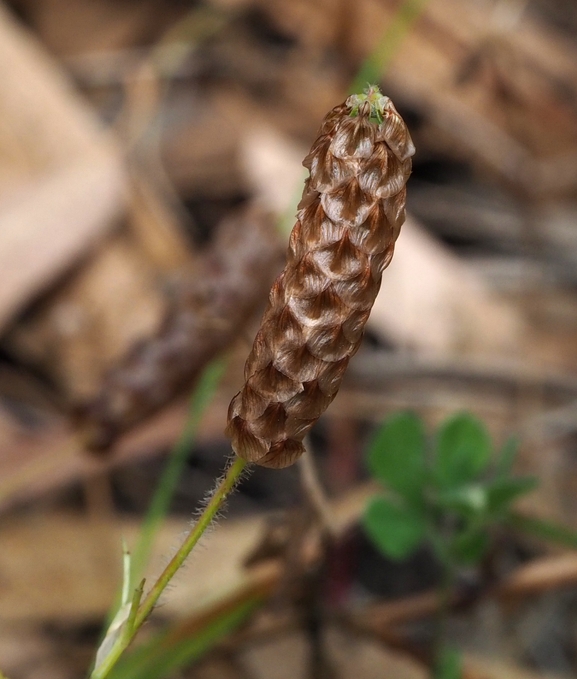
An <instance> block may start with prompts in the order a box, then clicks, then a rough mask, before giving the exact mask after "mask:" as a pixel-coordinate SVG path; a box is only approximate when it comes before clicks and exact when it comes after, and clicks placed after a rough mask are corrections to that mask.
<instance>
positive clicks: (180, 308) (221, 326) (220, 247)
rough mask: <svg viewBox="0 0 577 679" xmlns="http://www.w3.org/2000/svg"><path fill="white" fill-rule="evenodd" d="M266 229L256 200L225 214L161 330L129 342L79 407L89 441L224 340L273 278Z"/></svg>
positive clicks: (96, 445)
mask: <svg viewBox="0 0 577 679" xmlns="http://www.w3.org/2000/svg"><path fill="white" fill-rule="evenodd" d="M272 233H273V232H272V229H271V221H270V217H269V215H268V214H265V213H263V212H262V210H260V209H259V208H258V207H256V206H248V207H247V208H242V209H241V210H240V211H238V212H237V213H235V214H232V215H230V216H228V217H226V218H225V219H224V220H223V222H222V223H221V224H220V225H219V228H218V232H217V236H216V239H215V242H214V244H213V247H212V248H211V249H210V250H209V252H208V253H207V254H206V255H205V257H204V258H203V259H202V262H201V263H200V266H199V268H198V269H195V271H194V272H193V275H192V276H190V275H188V276H187V277H186V278H185V279H184V280H183V281H181V284H180V286H179V290H178V291H177V298H176V300H175V304H174V305H173V306H172V307H171V309H170V311H169V313H168V314H167V316H166V318H165V319H164V323H163V325H162V327H161V328H160V330H159V332H158V333H157V334H156V335H155V336H154V337H149V338H147V339H146V340H143V341H142V342H140V343H138V344H137V345H136V346H134V347H133V348H132V349H131V351H130V352H129V353H128V354H127V355H126V356H124V357H123V358H122V359H121V360H120V361H119V363H118V364H117V365H115V366H113V368H112V369H111V370H110V372H109V373H108V375H106V377H105V379H104V381H103V384H102V388H101V390H100V392H99V393H98V394H97V395H96V396H95V397H94V398H93V399H92V400H91V401H90V402H88V403H85V404H82V405H81V406H79V407H78V408H77V413H76V419H77V425H78V426H79V428H80V430H81V432H82V437H83V439H84V440H85V442H86V445H87V447H88V448H90V449H92V450H95V451H96V450H106V449H107V448H108V447H110V446H111V445H112V444H113V443H114V441H115V440H116V439H117V438H118V437H119V436H120V435H121V434H122V433H123V432H124V431H126V430H128V429H130V428H131V427H132V426H133V425H135V424H136V423H138V422H140V421H142V420H144V419H145V418H146V417H147V416H148V415H150V414H151V413H153V412H156V411H157V410H159V409H160V408H161V407H162V406H164V405H165V404H166V403H168V402H169V401H170V400H171V399H172V398H173V397H174V396H175V395H177V394H178V393H179V392H180V391H182V390H183V389H185V388H186V387H189V386H190V384H191V383H192V382H193V381H194V379H195V378H196V376H197V375H198V374H199V372H200V371H201V370H202V368H203V367H204V366H205V365H206V364H207V363H208V361H210V360H211V359H212V358H213V357H214V356H216V355H218V354H219V353H220V352H221V351H222V350H223V349H224V348H226V347H227V346H228V344H230V342H231V341H232V338H233V336H234V335H235V334H236V333H238V329H239V327H242V326H243V324H244V323H245V321H246V320H247V318H249V317H250V315H251V314H252V313H253V312H254V309H255V307H256V305H257V304H258V303H259V302H260V300H261V299H262V295H263V294H264V293H265V291H266V290H267V288H268V286H269V285H270V281H271V279H272V278H273V273H272V271H273V270H272V267H273V266H274V263H275V262H276V260H277V250H278V243H277V241H276V238H274V237H272V235H271V234H272Z"/></svg>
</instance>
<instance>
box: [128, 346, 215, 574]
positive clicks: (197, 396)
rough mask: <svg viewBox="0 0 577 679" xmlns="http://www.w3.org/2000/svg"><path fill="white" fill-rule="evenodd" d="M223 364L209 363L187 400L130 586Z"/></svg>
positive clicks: (147, 518)
mask: <svg viewBox="0 0 577 679" xmlns="http://www.w3.org/2000/svg"><path fill="white" fill-rule="evenodd" d="M225 367H226V363H225V361H224V360H222V359H220V360H217V361H214V362H213V363H211V364H210V365H209V366H208V367H207V368H206V369H205V370H204V372H203V373H202V376H201V378H200V380H199V382H198V386H197V387H196V389H195V390H194V393H193V395H192V398H191V400H190V407H189V414H188V417H187V419H186V424H185V426H184V429H183V431H182V434H181V436H180V438H179V439H178V441H177V443H176V445H175V446H174V448H173V449H172V451H171V454H170V458H169V460H168V463H167V465H166V468H165V470H164V472H163V474H162V477H161V478H160V482H159V484H158V487H157V489H156V491H155V493H154V497H153V498H152V502H151V503H150V507H149V508H148V511H147V513H146V516H145V518H144V522H143V524H142V530H141V532H140V537H139V540H138V543H137V545H136V548H135V550H134V556H133V557H132V572H131V579H130V583H131V585H132V586H134V585H135V584H136V582H137V581H138V580H139V579H140V577H141V576H142V572H143V570H144V568H145V566H146V563H147V561H148V557H149V555H150V551H151V549H152V544H153V542H154V538H155V536H156V533H157V531H158V527H159V526H160V524H161V522H162V520H163V519H164V517H165V516H166V514H167V512H168V509H169V507H170V502H171V500H172V497H173V495H174V489H175V488H176V485H177V483H178V480H179V479H180V476H181V474H182V470H183V468H184V466H185V464H186V460H187V456H188V454H189V451H190V449H191V447H192V445H193V443H194V440H195V438H196V433H197V431H198V425H199V423H200V421H201V419H202V416H203V414H204V411H205V410H206V407H207V405H208V404H209V402H210V400H211V398H212V397H213V396H214V392H215V391H216V388H217V386H218V383H219V382H220V379H221V377H222V375H223V372H224V369H225Z"/></svg>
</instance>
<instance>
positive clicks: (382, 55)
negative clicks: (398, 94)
mask: <svg viewBox="0 0 577 679" xmlns="http://www.w3.org/2000/svg"><path fill="white" fill-rule="evenodd" d="M427 2H428V0H405V2H403V4H402V5H401V6H400V7H399V9H398V10H397V12H396V13H395V16H394V17H393V19H392V21H391V23H390V24H389V25H388V26H387V28H386V29H385V31H384V33H383V35H382V37H381V39H380V40H379V42H378V44H377V46H376V48H375V49H374V50H373V52H372V53H371V54H370V56H369V57H368V58H367V59H366V60H365V62H364V64H363V65H362V66H361V68H360V69H359V72H358V73H357V76H356V78H355V79H354V81H353V84H352V85H351V90H350V91H351V92H352V93H353V94H354V93H356V92H362V91H363V90H364V89H365V87H366V86H367V84H371V85H372V84H375V83H378V82H380V81H381V79H382V77H383V74H384V73H385V72H386V70H387V68H388V67H389V65H390V63H391V61H392V60H393V57H394V56H395V54H396V53H397V51H398V49H399V47H400V46H401V43H402V42H403V40H404V39H405V37H406V36H407V34H408V33H409V31H410V30H411V28H412V27H413V24H414V23H415V21H416V20H417V19H418V18H419V17H420V15H421V13H422V12H423V10H424V9H425V7H426V5H427Z"/></svg>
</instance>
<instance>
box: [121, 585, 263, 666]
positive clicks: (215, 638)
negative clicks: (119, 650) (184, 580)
mask: <svg viewBox="0 0 577 679" xmlns="http://www.w3.org/2000/svg"><path fill="white" fill-rule="evenodd" d="M260 604H261V598H260V597H255V598H254V599H251V600H249V601H244V602H242V603H241V604H240V605H239V606H237V607H236V608H234V609H233V610H231V611H227V612H226V613H224V614H223V615H221V616H219V617H218V618H217V619H216V620H214V621H212V622H211V623H209V624H207V625H205V626H204V627H203V628H202V629H201V630H199V631H198V632H197V633H196V634H194V635H191V636H190V637H188V638H186V639H179V640H178V641H176V642H171V641H170V631H168V632H162V633H161V634H159V635H157V636H156V637H154V638H153V639H152V640H151V641H149V642H148V643H146V644H144V645H143V646H141V647H140V648H138V649H136V650H135V651H133V652H132V653H130V654H128V655H126V656H125V657H124V658H122V660H121V661H120V662H119V663H118V665H117V666H116V667H115V668H114V669H113V671H112V672H111V674H110V675H109V676H110V679H162V677H168V676H171V675H172V674H173V673H174V672H176V671H178V670H179V669H181V668H182V667H185V666H186V665H189V664H190V663H192V662H195V661H198V660H200V658H202V656H203V655H205V654H206V653H207V652H208V651H210V650H211V648H213V647H214V645H215V644H217V643H218V642H219V641H220V640H221V639H223V638H224V637H225V636H226V635H228V634H230V633H231V632H232V631H234V629H236V628H237V627H238V626H239V625H240V624H241V623H242V622H244V620H246V619H247V617H248V616H249V615H250V614H251V613H252V612H253V611H254V610H255V609H256V608H257V607H258V606H260Z"/></svg>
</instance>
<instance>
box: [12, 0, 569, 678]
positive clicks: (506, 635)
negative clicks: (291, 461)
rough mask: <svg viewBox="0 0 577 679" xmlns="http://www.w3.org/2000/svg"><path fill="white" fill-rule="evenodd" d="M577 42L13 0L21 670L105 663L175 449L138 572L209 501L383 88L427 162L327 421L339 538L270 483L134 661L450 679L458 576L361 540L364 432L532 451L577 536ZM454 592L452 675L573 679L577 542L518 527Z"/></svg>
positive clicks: (564, 9)
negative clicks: (444, 579)
mask: <svg viewBox="0 0 577 679" xmlns="http://www.w3.org/2000/svg"><path fill="white" fill-rule="evenodd" d="M576 38H577V5H576V4H575V3H574V2H573V0H429V1H426V0H404V1H402V2H401V1H399V0H355V2H351V1H347V0H268V1H267V0H201V1H199V2H196V1H195V0H76V1H75V2H67V1H65V0H12V1H11V2H3V3H2V5H1V6H0V64H1V67H0V512H1V513H0V669H1V670H2V671H3V672H4V673H5V674H6V676H7V677H8V679H20V678H22V679H24V678H26V679H36V678H40V677H41V678H42V679H68V678H70V679H72V678H75V677H82V676H86V674H87V672H88V670H89V667H90V664H91V662H92V658H93V657H94V652H95V648H96V647H97V645H98V639H99V635H100V631H101V629H102V626H103V624H104V620H105V618H106V615H107V612H108V611H109V610H110V607H111V606H112V603H113V601H114V597H115V593H116V592H117V590H118V587H119V583H120V581H121V567H122V558H121V557H122V547H121V539H122V537H123V536H124V537H125V538H126V540H127V541H128V543H129V545H130V546H134V545H135V544H137V542H138V534H139V526H140V525H141V524H142V520H143V517H144V516H145V515H146V512H147V511H148V508H149V507H150V504H151V502H152V501H153V498H154V497H156V498H157V499H158V497H159V491H158V484H159V479H160V478H161V477H162V474H163V471H164V470H165V468H166V464H167V460H168V459H169V458H170V459H173V460H174V459H177V460H180V462H179V463H176V464H177V466H178V465H180V467H179V469H178V471H177V473H176V476H177V477H178V482H177V483H176V485H175V487H174V490H173V491H172V490H170V483H168V485H167V484H165V485H164V491H160V498H161V499H160V500H159V501H157V508H159V513H158V517H160V516H162V515H164V513H165V510H168V508H169V509H170V511H169V512H168V515H167V516H166V517H165V518H164V520H163V521H162V522H160V519H159V520H158V521H156V523H154V521H151V520H150V518H149V521H148V524H147V525H148V526H152V527H153V529H152V528H151V534H152V533H154V539H152V538H151V539H150V540H149V543H150V549H151V556H150V559H149V565H148V567H147V568H148V572H149V573H151V574H153V573H158V570H159V568H160V566H161V565H162V564H163V563H165V562H166V558H167V556H168V555H170V554H171V550H172V549H173V548H174V546H175V545H176V544H177V540H178V535H179V534H180V533H181V532H182V531H183V530H184V529H185V528H186V526H187V524H188V521H189V519H190V516H191V515H192V514H193V513H194V512H195V511H196V509H197V507H198V504H199V502H200V501H202V499H203V498H204V496H205V494H206V493H207V491H209V490H210V488H211V487H212V486H213V483H214V479H215V478H217V477H218V475H219V474H220V472H221V470H222V468H223V466H224V463H225V460H226V457H227V455H228V452H229V446H228V443H227V440H226V438H225V437H224V433H223V429H224V425H225V422H226V410H227V407H228V403H229V401H230V399H231V397H232V396H233V395H234V394H235V393H236V392H237V391H238V389H239V388H240V386H241V384H242V370H243V365H244V360H245V358H246V356H247V353H248V351H249V349H250V345H251V342H252V338H253V336H254V333H255V331H256V329H257V327H258V323H259V320H260V316H261V314H262V311H263V308H264V305H265V303H266V299H267V294H268V289H269V286H270V284H271V282H272V280H273V279H274V277H275V276H276V275H277V274H278V273H279V271H280V270H281V268H282V266H283V253H284V251H285V248H286V242H287V240H288V233H289V230H290V228H291V227H292V224H293V216H294V213H295V206H296V202H297V201H298V198H299V194H300V192H301V190H302V181H303V179H304V176H305V174H304V170H303V168H302V166H301V161H302V159H303V158H304V156H305V155H306V153H307V152H308V149H309V147H310V144H311V143H312V141H313V140H314V138H315V136H316V133H317V130H318V127H319V125H320V122H321V120H322V118H323V117H324V115H325V114H326V113H327V112H328V111H329V110H330V109H331V108H332V107H333V106H335V105H337V104H338V103H340V102H342V101H343V100H344V98H345V97H346V96H347V94H348V93H350V92H351V91H359V89H362V88H363V87H364V86H365V85H366V84H367V81H368V80H374V79H375V78H376V79H378V81H379V84H380V85H381V87H382V89H383V92H384V93H385V94H387V95H388V96H390V97H391V98H392V100H393V101H394V103H395V105H396V107H397V108H398V110H399V111H400V113H401V114H402V116H403V117H404V119H405V121H406V122H407V124H408V126H409V129H410V131H411V134H412V136H413V140H414V142H415V145H416V147H417V153H416V156H415V158H414V165H413V175H412V177H411V179H410V181H409V185H408V203H407V209H408V216H407V221H406V224H405V226H404V227H403V231H402V232H401V236H400V238H399V241H398V244H397V249H396V254H395V258H394V260H393V262H392V264H391V266H390V268H389V269H388V270H387V271H386V272H385V274H384V279H383V286H382V289H381V293H380V295H379V297H378V299H377V302H376V305H375V308H374V310H373V314H372V316H371V319H370V322H369V325H368V330H367V333H366V338H365V341H364V344H363V347H362V348H361V350H360V352H359V353H358V354H357V355H356V356H355V358H354V360H353V361H352V363H351V366H350V369H349V372H348V373H347V376H346V379H345V382H344V384H343V387H342V389H341V392H340V393H339V396H338V397H337V399H336V400H335V402H334V403H333V404H332V406H331V407H330V408H329V410H328V412H327V413H326V415H324V416H323V417H322V418H321V420H320V421H319V423H318V424H317V425H316V427H315V429H314V432H313V437H312V448H313V452H314V456H313V457H314V462H315V466H316V469H317V474H318V477H319V479H320V483H321V485H322V487H323V490H324V493H325V494H326V498H325V499H324V500H322V502H323V503H324V506H325V510H326V511H327V512H328V514H330V515H331V516H332V517H333V519H334V522H335V526H336V527H335V526H333V528H334V531H333V536H332V537H331V538H330V539H328V538H327V536H326V531H324V530H323V526H322V522H319V521H318V520H317V518H315V514H314V511H313V510H311V502H310V501H307V498H308V495H310V493H311V490H310V481H308V482H307V478H308V476H307V473H306V472H303V470H301V469H299V468H298V467H297V466H295V467H291V468H289V469H287V470H283V471H273V470H262V469H257V470H255V471H254V473H252V475H251V476H250V477H249V478H247V479H246V480H245V481H244V482H243V483H242V485H241V488H240V489H239V491H238V492H237V493H236V494H235V496H234V497H233V498H232V500H231V501H230V502H229V507H228V512H227V515H226V519H224V518H223V519H222V520H221V521H220V524H219V525H218V526H217V529H216V530H215V531H213V534H212V535H211V536H210V537H209V538H208V539H207V541H206V544H205V545H204V546H203V547H202V548H201V549H200V550H199V553H198V554H196V556H193V558H192V559H191V561H190V564H189V565H188V567H187V568H186V569H185V571H184V572H183V573H182V574H180V575H179V577H178V578H177V582H176V584H175V586H174V587H173V589H172V590H171V591H170V592H169V593H168V595H166V597H165V603H164V605H163V606H161V607H160V608H159V609H158V611H157V612H156V613H155V615H154V617H153V620H152V621H151V623H150V624H149V625H148V626H147V628H146V631H145V633H144V634H143V638H145V639H147V640H148V642H149V643H151V644H152V646H151V648H152V649H153V650H152V651H150V650H149V655H148V656H146V657H145V660H144V661H142V662H141V664H140V665H138V663H137V662H136V661H134V663H133V665H132V666H131V668H127V669H125V670H123V673H120V674H118V675H115V676H118V677H122V676H124V677H133V678H134V679H143V678H144V677H150V679H153V678H154V677H182V678H184V677H193V676H194V677H200V678H204V677H206V678H214V679H221V678H222V679H228V678H230V679H233V678H236V677H238V678H239V679H261V678H262V679H276V678H278V679H284V678H285V677H286V678H287V679H288V678H289V677H290V678H291V679H292V678H296V677H303V678H305V677H311V679H322V678H324V679H327V678H329V677H331V678H332V677H343V678H347V677H353V676H356V677H359V676H363V677H368V678H370V677H375V678H377V677H383V678H384V677H387V678H390V679H413V678H414V679H417V678H420V679H423V678H424V677H427V676H431V671H432V669H431V668H432V666H433V664H434V663H433V661H432V660H431V653H430V651H429V650H428V649H429V646H430V642H431V638H432V636H434V623H433V622H432V621H431V620H432V618H433V617H434V612H435V606H436V604H435V601H436V599H435V596H436V595H435V591H436V590H435V587H436V586H437V584H438V580H439V565H438V563H437V562H436V559H435V557H434V555H433V554H432V553H431V550H430V549H428V548H427V547H426V546H423V547H422V548H421V549H419V550H418V551H417V552H416V553H415V554H414V555H412V556H411V557H410V558H409V559H408V560H404V561H402V562H400V563H399V562H396V561H393V560H390V559H387V558H385V557H384V556H383V555H382V554H381V553H380V552H379V550H378V549H377V548H376V547H375V546H374V545H373V544H372V542H371V541H370V540H369V539H368V538H367V536H366V535H365V533H364V532H363V531H362V529H361V528H360V527H359V520H360V517H361V516H362V514H363V511H364V507H365V505H366V503H367V501H368V499H369V498H370V497H371V495H373V494H374V493H375V485H373V482H372V481H371V480H370V479H369V475H368V473H367V470H366V465H365V462H364V456H365V451H366V450H367V445H368V442H369V441H370V439H371V436H372V434H373V432H374V431H375V430H376V428H377V426H378V425H379V423H381V422H382V421H383V419H384V418H386V417H387V416H389V415H390V414H391V413H395V412H397V411H399V410H405V409H409V410H411V411H413V412H415V413H418V414H419V416H420V417H422V419H423V421H424V422H425V425H426V426H427V427H428V430H429V431H430V432H432V431H433V429H434V427H436V426H437V425H438V424H439V422H441V421H442V420H443V419H444V418H446V417H447V416H449V415H451V414H452V413H454V412H456V411H462V410H467V411H470V412H471V413H473V414H474V415H475V416H476V417H478V418H480V419H481V420H482V421H483V422H484V423H485V425H486V427H487V428H488V430H489V431H490V434H491V436H492V439H493V441H494V443H495V446H496V447H499V446H501V445H502V444H503V442H504V441H506V440H507V438H508V437H509V436H510V435H512V434H515V435H516V436H518V438H519V440H520V443H521V445H520V449H519V452H518V455H517V458H516V460H515V467H514V469H515V473H522V474H530V475H533V476H535V477H536V478H537V479H538V486H537V488H536V489H535V490H534V491H533V492H532V493H531V494H529V495H527V496H526V497H524V498H523V499H522V501H521V502H520V503H519V511H522V512H523V515H524V516H525V517H529V518H531V519H534V520H535V521H542V522H551V523H550V524H547V525H556V526H561V525H562V526H564V527H565V529H566V536H565V537H566V538H567V539H565V540H561V542H564V543H565V544H566V545H570V544H571V541H572V540H573V538H572V535H573V533H572V530H573V529H575V530H577V500H576V497H577V495H576V490H577V437H576V434H577V40H576ZM191 395H192V396H191ZM171 453H172V458H171ZM309 471H310V470H309ZM167 488H168V490H167ZM163 493H164V494H163ZM313 504H314V503H313ZM543 525H545V524H543ZM152 543H154V544H152ZM139 544H141V543H139ZM573 544H577V542H576V541H575V540H573ZM145 553H147V550H146V549H145V548H143V552H142V554H145ZM142 554H141V556H142ZM145 555H146V554H145ZM142 558H143V560H146V559H144V556H143V557H142ZM456 582H457V585H456V587H457V590H458V591H456V592H455V593H454V595H455V602H454V605H453V603H451V611H450V616H449V618H450V619H449V621H448V624H449V625H450V630H451V631H450V636H451V639H452V640H453V641H454V642H455V645H456V647H457V648H458V649H459V650H460V652H461V654H462V655H461V670H460V671H459V672H457V674H445V675H443V677H444V678H445V679H450V678H451V677H453V679H456V678H457V677H458V676H462V677H469V678H476V679H491V678H493V677H495V678H497V677H498V678H500V679H501V678H509V677H510V678H511V679H513V678H514V679H536V678H538V677H549V678H554V677H557V678H559V679H560V678H561V677H572V676H575V674H576V672H577V554H575V553H573V552H572V551H571V550H569V549H567V548H566V547H565V548H563V547H561V546H559V540H557V541H556V542H555V541H553V542H552V541H550V540H549V541H547V540H540V539H537V538H535V537H534V536H527V535H524V534H520V533H518V532H516V531H514V530H512V529H511V528H508V527H505V528H500V529H499V530H498V531H497V533H496V534H495V536H494V542H493V543H492V546H491V549H490V550H489V553H488V556H486V557H485V558H484V559H483V561H482V562H480V563H479V564H476V565H475V567H471V568H468V569H464V570H463V571H462V572H459V574H458V577H457V580H456ZM451 601H452V600H451ZM163 630H168V636H164V637H162V638H163V639H164V641H163V642H162V643H163V644H164V646H162V647H160V646H159V645H158V644H159V643H160V642H159V638H160V637H159V636H158V635H159V634H162V633H163V632H162V631H163ZM155 635H156V636H155ZM155 643H156V644H157V645H156V646H154V644H155ZM183 649H185V650H183ZM179 654H180V655H179ZM177 656H178V657H179V658H181V660H179V661H178V662H176V661H175V658H176V657H177ZM154 659H156V660H154ZM155 662H156V665H155ZM131 672H132V673H131ZM438 676H441V675H438Z"/></svg>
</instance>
